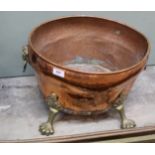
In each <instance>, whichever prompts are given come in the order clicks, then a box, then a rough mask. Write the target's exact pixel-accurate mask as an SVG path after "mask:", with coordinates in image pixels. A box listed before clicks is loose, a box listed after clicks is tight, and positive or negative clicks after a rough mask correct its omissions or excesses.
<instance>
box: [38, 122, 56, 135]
mask: <svg viewBox="0 0 155 155" xmlns="http://www.w3.org/2000/svg"><path fill="white" fill-rule="evenodd" d="M39 131H40V132H41V134H42V135H46V136H49V135H52V134H53V133H54V129H53V126H52V125H51V123H49V122H46V123H42V124H41V125H40V127H39Z"/></svg>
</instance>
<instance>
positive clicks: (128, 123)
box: [114, 95, 136, 129]
mask: <svg viewBox="0 0 155 155" xmlns="http://www.w3.org/2000/svg"><path fill="white" fill-rule="evenodd" d="M124 100H125V96H124V95H120V96H119V97H118V98H117V100H116V102H115V104H114V108H115V109H116V110H117V111H118V112H119V114H120V117H121V128H122V129H129V128H134V127H135V126H136V124H135V122H134V121H133V120H130V119H128V118H127V117H126V115H125V111H124V104H123V103H124Z"/></svg>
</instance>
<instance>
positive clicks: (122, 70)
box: [28, 15, 151, 75]
mask: <svg viewBox="0 0 155 155" xmlns="http://www.w3.org/2000/svg"><path fill="white" fill-rule="evenodd" d="M67 18H96V19H103V20H107V21H109V22H114V23H116V24H120V25H123V26H125V27H127V28H129V29H131V30H133V31H135V32H137V33H139V34H140V35H141V36H142V37H143V38H144V39H145V40H146V42H147V45H148V46H147V50H146V53H145V56H144V57H143V58H142V59H141V60H140V61H139V62H138V63H136V64H135V65H132V66H131V67H128V68H126V69H120V70H118V71H113V72H108V73H87V72H82V71H77V70H72V69H69V68H67V67H64V66H61V65H58V64H56V63H52V62H51V61H49V60H48V59H47V58H45V57H43V56H41V55H40V54H39V53H38V52H37V50H36V49H35V48H34V47H33V44H32V42H31V37H32V35H33V33H34V32H35V31H36V30H37V29H38V28H39V27H41V26H43V25H45V24H48V23H50V22H52V21H57V20H61V19H67ZM28 44H29V45H30V47H31V48H32V50H33V51H34V52H35V54H36V55H37V56H38V57H39V58H40V59H42V60H44V61H45V62H47V63H49V64H50V65H53V66H55V67H58V68H61V69H64V70H66V71H70V72H74V73H82V74H86V75H103V74H104V75H112V74H120V73H122V72H127V71H129V70H132V69H134V68H136V67H138V66H139V65H140V64H141V63H143V62H144V61H145V60H146V59H147V57H148V56H149V53H150V48H151V47H150V43H149V41H148V39H147V38H146V37H145V36H144V35H143V34H142V33H141V32H139V31H138V30H136V29H135V28H133V27H130V26H128V25H126V24H124V23H120V22H117V21H115V20H109V19H106V18H100V17H93V16H83V15H82V16H68V17H62V18H57V19H54V20H49V21H46V22H44V23H42V24H40V25H39V26H37V27H35V28H34V29H33V30H32V32H31V33H30V35H29V38H28Z"/></svg>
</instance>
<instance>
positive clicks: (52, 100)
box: [39, 93, 59, 136]
mask: <svg viewBox="0 0 155 155" xmlns="http://www.w3.org/2000/svg"><path fill="white" fill-rule="evenodd" d="M57 102H58V97H57V96H56V94H54V93H53V94H52V95H51V96H50V97H49V98H48V99H47V104H48V106H49V114H48V120H47V122H45V123H42V124H41V125H40V126H39V131H40V133H41V134H42V135H46V136H49V135H51V134H54V128H53V122H54V119H55V116H56V115H57V114H58V112H59V108H58V107H57V106H56V105H57Z"/></svg>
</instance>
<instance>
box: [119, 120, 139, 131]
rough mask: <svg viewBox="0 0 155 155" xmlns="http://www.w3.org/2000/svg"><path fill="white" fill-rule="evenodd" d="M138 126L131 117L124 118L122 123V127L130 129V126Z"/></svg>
mask: <svg viewBox="0 0 155 155" xmlns="http://www.w3.org/2000/svg"><path fill="white" fill-rule="evenodd" d="M135 126H136V124H135V122H134V121H133V120H130V119H125V120H123V122H122V124H121V128H122V129H129V128H134V127H135Z"/></svg>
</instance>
